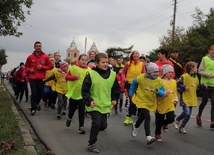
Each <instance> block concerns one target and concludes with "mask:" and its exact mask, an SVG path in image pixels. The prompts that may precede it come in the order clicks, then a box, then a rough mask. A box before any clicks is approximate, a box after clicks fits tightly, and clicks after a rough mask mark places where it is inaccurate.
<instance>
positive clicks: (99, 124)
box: [88, 111, 108, 144]
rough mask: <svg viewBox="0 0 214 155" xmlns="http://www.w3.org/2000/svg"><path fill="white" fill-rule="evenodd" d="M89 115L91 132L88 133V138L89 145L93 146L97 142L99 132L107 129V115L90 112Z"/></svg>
mask: <svg viewBox="0 0 214 155" xmlns="http://www.w3.org/2000/svg"><path fill="white" fill-rule="evenodd" d="M90 114H91V120H92V124H91V131H90V138H89V141H88V142H89V144H95V143H96V141H97V136H98V134H99V131H103V130H105V129H106V128H107V126H108V124H107V114H101V113H100V112H98V111H93V112H90Z"/></svg>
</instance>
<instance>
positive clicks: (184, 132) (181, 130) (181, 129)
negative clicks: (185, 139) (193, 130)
mask: <svg viewBox="0 0 214 155" xmlns="http://www.w3.org/2000/svg"><path fill="white" fill-rule="evenodd" d="M179 132H180V133H182V134H186V133H187V132H186V130H185V128H183V127H180V128H179Z"/></svg>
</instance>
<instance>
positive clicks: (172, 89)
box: [155, 65, 178, 141]
mask: <svg viewBox="0 0 214 155" xmlns="http://www.w3.org/2000/svg"><path fill="white" fill-rule="evenodd" d="M162 74H163V76H162V80H163V84H164V89H165V94H164V97H158V100H157V101H158V102H157V103H158V104H157V111H156V113H155V115H156V129H155V139H156V141H162V139H161V129H162V127H163V131H164V132H167V130H168V124H171V123H173V122H174V118H175V117H174V115H175V114H174V111H175V105H176V104H177V103H178V97H177V83H176V80H174V79H173V74H174V68H173V67H172V66H171V65H163V66H162Z"/></svg>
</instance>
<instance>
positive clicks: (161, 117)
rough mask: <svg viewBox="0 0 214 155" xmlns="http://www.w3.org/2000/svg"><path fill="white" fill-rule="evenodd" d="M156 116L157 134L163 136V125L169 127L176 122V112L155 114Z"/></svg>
mask: <svg viewBox="0 0 214 155" xmlns="http://www.w3.org/2000/svg"><path fill="white" fill-rule="evenodd" d="M155 115H156V117H155V118H156V129H155V134H156V135H157V134H161V128H162V126H163V125H168V124H171V123H173V122H174V118H175V114H174V111H170V112H168V113H166V114H159V113H158V112H156V113H155Z"/></svg>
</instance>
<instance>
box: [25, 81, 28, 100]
mask: <svg viewBox="0 0 214 155" xmlns="http://www.w3.org/2000/svg"><path fill="white" fill-rule="evenodd" d="M25 98H26V102H27V101H28V83H26V88H25Z"/></svg>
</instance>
